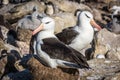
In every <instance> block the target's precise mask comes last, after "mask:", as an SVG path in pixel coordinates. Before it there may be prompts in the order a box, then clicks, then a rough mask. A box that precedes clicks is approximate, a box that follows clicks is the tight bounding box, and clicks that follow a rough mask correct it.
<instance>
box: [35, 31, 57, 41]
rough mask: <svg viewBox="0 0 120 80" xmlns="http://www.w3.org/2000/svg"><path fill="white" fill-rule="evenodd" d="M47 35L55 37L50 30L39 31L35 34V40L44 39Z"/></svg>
mask: <svg viewBox="0 0 120 80" xmlns="http://www.w3.org/2000/svg"><path fill="white" fill-rule="evenodd" d="M49 37H55V38H56V36H55V35H54V31H50V30H46V31H40V32H39V33H38V34H37V41H38V40H42V39H45V38H49Z"/></svg>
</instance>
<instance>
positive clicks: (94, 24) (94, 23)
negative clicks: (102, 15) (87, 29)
mask: <svg viewBox="0 0 120 80" xmlns="http://www.w3.org/2000/svg"><path fill="white" fill-rule="evenodd" d="M90 24H91V25H92V26H93V27H95V28H97V29H98V30H101V29H102V28H101V27H100V26H99V25H98V24H97V23H96V22H95V21H94V20H93V19H92V20H91V21H90Z"/></svg>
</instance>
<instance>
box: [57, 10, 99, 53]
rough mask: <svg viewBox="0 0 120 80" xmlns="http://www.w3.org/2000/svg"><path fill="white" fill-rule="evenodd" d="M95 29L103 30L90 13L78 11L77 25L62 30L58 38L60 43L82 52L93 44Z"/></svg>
mask: <svg viewBox="0 0 120 80" xmlns="http://www.w3.org/2000/svg"><path fill="white" fill-rule="evenodd" d="M94 27H95V28H97V29H98V30H100V29H101V27H100V26H99V25H97V24H96V22H95V21H94V19H93V15H92V14H91V13H90V12H89V11H78V12H77V24H76V25H75V26H74V27H68V28H66V29H64V30H62V32H60V33H58V34H56V36H57V37H58V39H59V40H60V41H62V42H64V43H65V44H67V45H69V46H70V47H72V48H74V49H75V50H77V51H79V52H80V50H82V49H83V48H85V47H86V46H87V45H89V44H90V43H91V42H92V40H93V35H94Z"/></svg>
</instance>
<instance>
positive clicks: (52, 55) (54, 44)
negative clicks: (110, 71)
mask: <svg viewBox="0 0 120 80" xmlns="http://www.w3.org/2000/svg"><path fill="white" fill-rule="evenodd" d="M41 22H42V23H41V25H40V26H39V27H38V28H37V29H35V30H34V31H33V33H32V34H33V35H36V39H35V41H36V46H35V50H36V53H37V56H38V57H39V58H40V59H41V60H42V61H44V63H46V64H47V65H48V66H50V67H51V68H57V67H62V68H75V69H78V68H89V65H88V63H87V61H86V58H85V57H84V56H83V55H82V54H81V53H79V52H78V51H76V50H74V49H73V48H71V47H69V46H68V45H65V44H64V43H63V42H61V41H59V40H58V39H57V37H56V36H55V35H54V27H55V22H54V20H53V19H52V18H50V17H44V18H42V19H41Z"/></svg>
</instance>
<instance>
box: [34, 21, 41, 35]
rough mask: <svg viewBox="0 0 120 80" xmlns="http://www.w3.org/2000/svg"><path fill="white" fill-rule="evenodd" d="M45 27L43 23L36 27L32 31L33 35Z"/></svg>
mask: <svg viewBox="0 0 120 80" xmlns="http://www.w3.org/2000/svg"><path fill="white" fill-rule="evenodd" d="M42 29H43V23H42V24H41V25H40V26H39V27H38V28H36V29H35V30H34V31H33V32H32V35H35V34H37V33H38V32H39V31H41V30H42Z"/></svg>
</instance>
